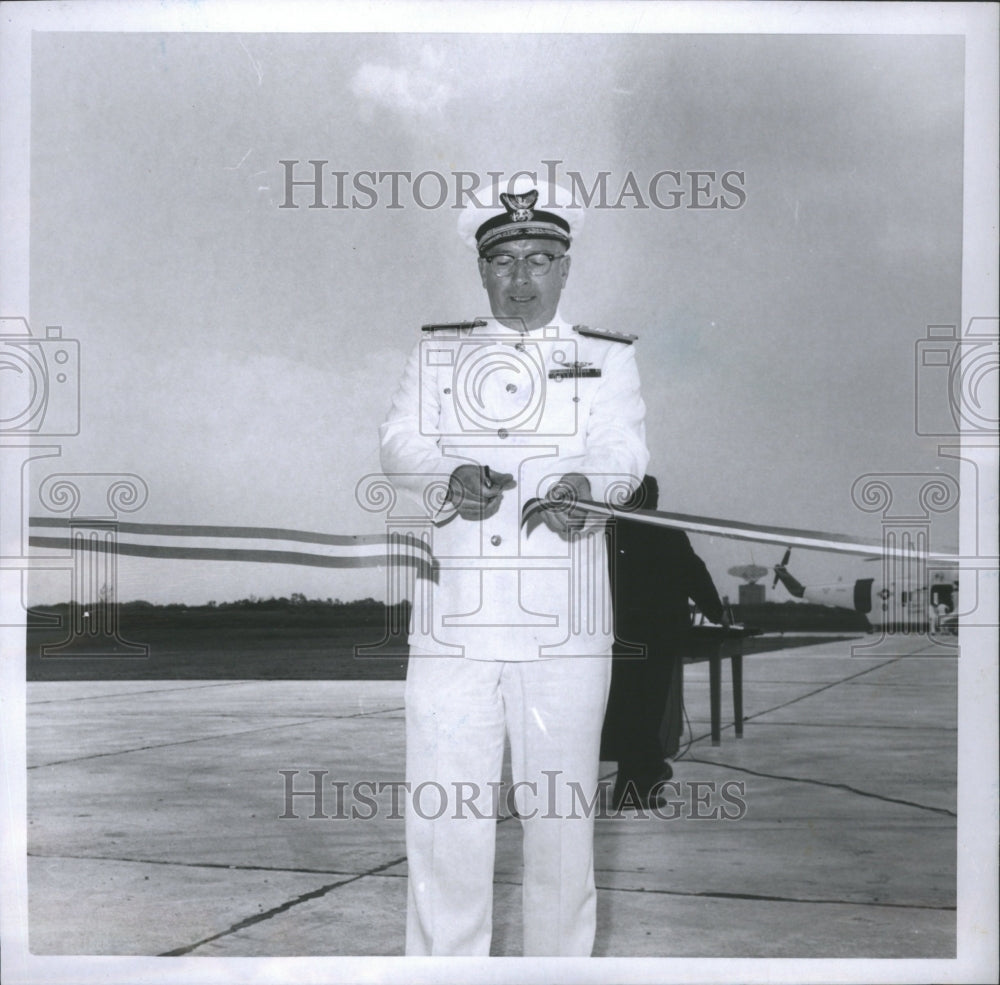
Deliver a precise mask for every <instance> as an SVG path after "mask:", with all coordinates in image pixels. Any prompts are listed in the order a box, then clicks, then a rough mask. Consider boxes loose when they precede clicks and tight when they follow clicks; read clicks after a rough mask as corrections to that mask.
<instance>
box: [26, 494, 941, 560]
mask: <svg viewBox="0 0 1000 985" xmlns="http://www.w3.org/2000/svg"><path fill="white" fill-rule="evenodd" d="M575 506H576V507H577V508H580V509H584V510H586V511H587V512H589V513H591V514H593V515H595V516H604V517H616V518H618V519H627V520H633V521H635V522H638V523H644V524H649V525H651V526H657V527H669V528H673V529H680V530H686V531H688V532H689V533H696V534H706V535H708V536H713V537H725V538H729V539H732V540H747V541H754V542H757V543H764V544H774V545H776V546H780V547H798V548H806V549H809V550H820V551H829V552H831V553H835V554H855V555H863V556H866V557H898V558H914V557H917V556H919V557H921V558H925V559H926V560H928V561H937V562H945V563H958V558H957V557H956V556H954V555H949V554H939V553H931V552H920V551H918V550H917V548H916V546H915V545H910V544H906V543H903V544H902V545H898V546H897V545H893V544H886V543H881V542H878V541H869V540H860V539H858V538H855V537H850V536H847V535H844V534H835V533H827V532H825V531H818V530H799V529H794V528H790V527H773V526H764V525H760V524H752V523H739V522H736V521H733V520H719V519H714V518H712V517H702V516H692V515H690V514H686V513H669V512H666V511H662V510H629V511H624V510H616V509H613V508H610V507H608V506H605V505H603V504H602V503H596V502H592V501H590V500H580V501H579V502H577V503H576V504H575ZM541 509H542V505H541V503H540V501H538V500H533V501H532V502H531V503H529V504H527V506H526V507H525V514H524V517H523V520H524V521H525V522H527V521H528V520H529V519H531V518H532V516H533V514H534V513H535V512H537V511H540V510H541ZM74 526H75V525H74V524H73V523H72V521H70V520H68V519H65V518H63V517H31V518H30V520H29V527H30V537H29V541H28V543H29V545H30V546H31V547H44V548H55V549H58V550H62V551H69V550H74V549H77V550H109V549H110V547H111V546H113V547H114V550H115V552H116V553H117V554H120V555H125V556H131V557H151V558H178V559H187V560H208V561H251V562H257V563H270V564H300V565H309V566H312V567H321V568H371V567H378V566H380V565H385V564H387V563H393V564H402V565H405V566H410V567H415V568H417V569H418V570H423V571H424V573H427V572H429V571H433V570H434V569H435V568H437V566H438V564H437V562H436V561H435V559H434V557H433V555H432V553H431V549H430V545H429V544H428V543H426V542H425V541H423V540H420V539H419V538H417V537H416V536H414V535H412V534H390V535H385V534H363V535H337V534H320V533H311V532H308V531H302V530H288V529H284V528H279V527H223V526H206V525H191V524H167V523H129V522H119V523H115V524H114V526H113V529H114V531H115V534H116V537H115V542H114V544H113V545H110V544H108V543H106V542H103V541H101V540H100V539H95V538H93V537H80V536H73V529H74ZM83 526H84V528H85V529H86V522H84V524H83ZM36 531H52V533H51V534H48V533H39V532H36ZM56 531H58V533H56Z"/></svg>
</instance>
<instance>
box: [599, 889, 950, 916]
mask: <svg viewBox="0 0 1000 985" xmlns="http://www.w3.org/2000/svg"><path fill="white" fill-rule="evenodd" d="M597 888H598V889H599V890H600V891H602V892H612V893H648V894H654V895H657V896H683V897H693V898H698V899H731V900H743V901H749V902H754V903H816V904H820V905H823V906H877V907H885V908H889V909H898V910H933V911H936V912H955V911H956V910H957V907H956V906H949V905H944V904H933V903H893V902H890V901H884V900H851V899H825V898H823V897H815V896H770V895H765V894H763V893H728V892H724V891H722V890H708V889H706V890H700V891H697V892H694V891H692V892H685V891H684V890H678V889H647V888H645V887H634V886H600V885H599V886H598V887H597Z"/></svg>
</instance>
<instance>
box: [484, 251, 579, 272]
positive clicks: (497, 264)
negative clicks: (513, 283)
mask: <svg viewBox="0 0 1000 985" xmlns="http://www.w3.org/2000/svg"><path fill="white" fill-rule="evenodd" d="M564 256H566V254H565V253H529V254H528V255H527V256H523V257H516V256H512V255H511V254H510V253H494V254H493V255H492V256H488V257H483V259H484V260H485V261H486V262H487V263H488V264H489V265H490V269H491V270H492V271H493V273H494V274H496V275H497V277H510V275H511V274H512V273H514V267H515V266H516V265H517V263H518V262H519V261H521V260H523V261H524V263H525V265H526V266H527V268H528V273H530V274H531V276H532V277H544V276H545V274H547V273H548V272H549V270H550V269H551V268H552V261H553V260H559V259H561V258H562V257H564Z"/></svg>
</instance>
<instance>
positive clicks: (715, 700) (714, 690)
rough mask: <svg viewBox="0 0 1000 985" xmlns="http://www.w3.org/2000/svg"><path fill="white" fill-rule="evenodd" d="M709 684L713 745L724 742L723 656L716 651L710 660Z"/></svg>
mask: <svg viewBox="0 0 1000 985" xmlns="http://www.w3.org/2000/svg"><path fill="white" fill-rule="evenodd" d="M708 686H709V692H710V695H711V704H712V745H713V746H718V745H721V744H722V729H721V726H720V723H719V720H720V719H721V718H722V657H721V656H720V655H719V654H718V653H715V654H714V655H713V656H711V657H710V658H709V661H708Z"/></svg>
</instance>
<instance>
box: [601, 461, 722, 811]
mask: <svg viewBox="0 0 1000 985" xmlns="http://www.w3.org/2000/svg"><path fill="white" fill-rule="evenodd" d="M658 500H659V487H658V485H657V481H656V479H655V478H654V477H653V476H649V475H647V476H646V477H645V478H644V479H643V480H642V485H641V486H640V487H639V488H638V489H636V491H635V492H634V493H633V495H632V497H631V499H630V500H629V502H628V504H627V505H626V507H625V508H626V509H628V508H632V509H644V510H655V509H656V507H657V502H658ZM607 535H608V539H609V544H608V564H609V574H610V578H611V596H612V600H613V604H614V614H615V646H614V660H613V664H612V676H611V692H610V694H609V697H608V705H607V710H606V712H605V717H604V730H603V733H602V736H601V759H602V760H606V761H616V762H617V763H618V777H617V780H616V782H615V789H614V794H613V799H612V806H613V809H614V810H616V811H617V810H620V809H621V808H622V807H649V806H651V805H652V804H653V803H655V801H656V797H657V787H658V785H659V784H661V783H663V782H664V781H666V780H669V779H670V777H671V776H672V775H673V771H672V769H671V767H670V764H669V763H667V762H665V759H666V757H667V756H672V755H674V754H675V753H676V752H677V748H678V746H679V744H680V734H681V701H680V698H681V694H682V691H681V687H682V674H683V666H684V653H685V644H686V641H687V638H688V634H689V632H690V629H691V610H690V607H689V602H688V600H689V599H692V600H693V601H694V602H695V603H696V604H697V606H698V608H699V609H700V610H701V611H702V612H703V613H704V615H705V616H706V617H707V618H708V619H710V620H711V621H712V622H715V623H722V624H725V623H726V621H727V616H726V613H725V608H724V606H723V603H722V600H721V599H720V598H719V593H718V592H717V591H716V588H715V585H714V583H713V582H712V577H711V575H710V574H709V573H708V569H707V568H706V567H705V563H704V562H703V561H702V560H701V558H700V557H698V555H697V554H695V552H694V550H693V549H692V547H691V543H690V541H689V540H688V537H687V534H686V533H684V531H683V530H672V529H669V528H666V527H657V526H651V525H650V524H646V523H641V522H638V521H636V520H630V519H627V518H625V517H622V516H621V515H619V516H618V517H616V518H615V520H614V521H612V522H611V523H609V524H608V531H607ZM639 647H645V651H646V652H645V656H641V655H639V652H640V651H638V648H639ZM665 711H666V719H665ZM664 724H665V726H666V727H665V729H664V727H663V726H664Z"/></svg>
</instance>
